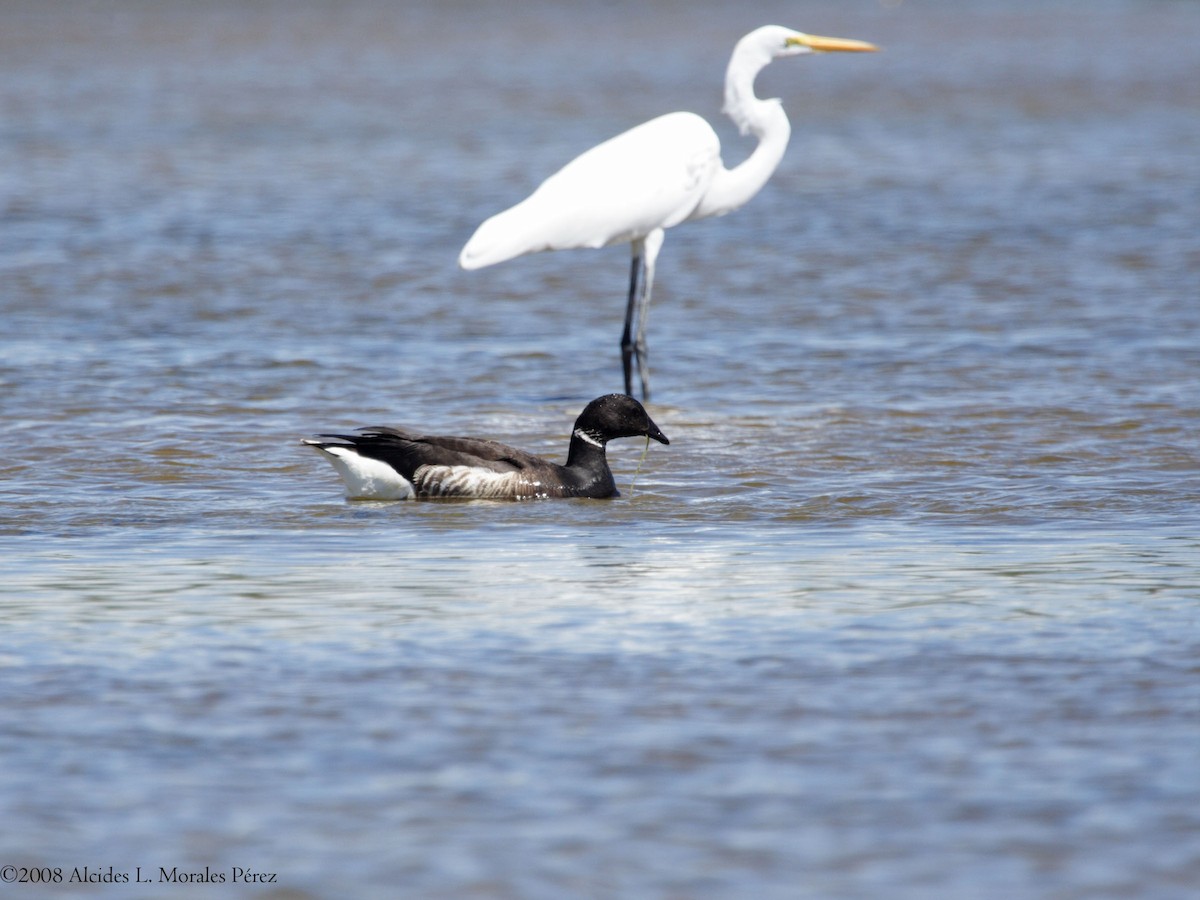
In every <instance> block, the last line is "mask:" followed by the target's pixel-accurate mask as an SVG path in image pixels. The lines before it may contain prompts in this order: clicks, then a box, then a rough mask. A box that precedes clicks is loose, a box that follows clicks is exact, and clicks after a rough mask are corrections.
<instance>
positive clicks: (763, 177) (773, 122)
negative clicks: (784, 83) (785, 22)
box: [692, 46, 792, 219]
mask: <svg viewBox="0 0 1200 900" xmlns="http://www.w3.org/2000/svg"><path fill="white" fill-rule="evenodd" d="M770 61H771V58H770V56H768V55H766V54H760V53H756V52H755V51H754V50H753V49H750V48H747V49H745V50H743V48H742V47H740V46H739V47H738V48H737V49H736V50H735V51H734V54H733V58H732V59H730V61H729V69H728V71H727V72H726V73H725V114H726V115H728V116H729V118H731V119H733V121H734V124H735V125H737V127H738V130H739V131H741V133H742V134H753V135H754V136H755V137H756V138H758V146H757V147H755V148H754V152H753V153H751V154H750V156H749V157H747V159H746V160H745V162H743V163H742V164H741V165H739V166H735V167H734V168H732V169H726V168H725V167H724V166H723V165H722V166H721V168H720V169H718V170H717V174H716V175H715V176H714V178H713V181H712V184H711V185H710V186H709V189H708V191H706V192H705V194H704V198H703V199H702V200H701V201H700V204H699V206H697V207H696V211H695V212H694V213H692V218H693V219H702V218H705V217H707V216H723V215H725V213H727V212H732V211H733V210H735V209H737V208H738V207H739V206H741V205H743V204H744V203H746V202H747V201H748V200H749V199H750V198H751V197H753V196H754V195H755V194H757V193H758V192H759V191H760V190H762V187H763V185H764V184H766V183H767V180H768V179H769V178H770V177H771V175H772V173H774V171H775V170H776V169H777V168H778V167H779V163H780V161H781V160H782V159H783V154H784V151H785V150H787V145H788V139H789V138H790V137H791V135H792V126H791V123H789V122H788V117H787V113H785V112H784V111H783V105H782V104H781V103H780V101H778V100H760V99H759V98H758V97H756V96H755V95H754V79H755V77H756V76H757V75H758V73H759V72H761V71H762V70H763V69H764V68H765V67H766V65H767V64H768V63H769V62H770Z"/></svg>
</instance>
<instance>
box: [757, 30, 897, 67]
mask: <svg viewBox="0 0 1200 900" xmlns="http://www.w3.org/2000/svg"><path fill="white" fill-rule="evenodd" d="M742 42H744V43H746V44H748V45H754V46H757V47H758V48H759V50H760V52H763V53H765V54H766V55H767V57H768V58H770V59H779V58H781V57H785V56H799V55H800V54H801V53H833V52H837V51H841V52H851V53H870V52H872V51H874V50H877V49H879V48H878V47H876V46H875V45H874V44H868V43H867V42H866V41H855V40H851V39H849V38H834V37H821V36H820V35H817V34H805V33H804V32H803V31H796V30H795V29H793V28H784V27H783V26H782V25H764V26H762V27H761V28H756V29H755V30H754V31H752V32H750V33H749V34H748V35H746V36H745V37H744V38H742Z"/></svg>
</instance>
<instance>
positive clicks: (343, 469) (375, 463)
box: [304, 440, 416, 500]
mask: <svg viewBox="0 0 1200 900" xmlns="http://www.w3.org/2000/svg"><path fill="white" fill-rule="evenodd" d="M304 443H305V444H307V445H308V446H310V447H312V448H313V449H314V450H317V451H318V452H320V454H321V455H322V456H324V457H325V458H326V459H327V460H329V462H330V463H332V464H333V467H334V468H335V469H336V470H337V473H338V474H339V475H341V476H342V481H344V482H345V483H346V498H347V499H349V500H411V499H412V498H413V497H415V496H416V491H415V490H414V489H413V486H412V483H411V482H410V481H409V480H408V479H407V478H405V477H404V476H403V475H401V474H400V473H399V472H397V471H396V470H395V469H393V468H392V467H391V466H389V465H388V464H387V463H384V462H380V461H379V460H377V459H370V458H368V457H365V456H360V455H359V454H358V453H357V452H355V450H354V448H353V447H342V446H338V445H337V444H333V445H329V446H324V447H323V446H321V442H320V441H307V440H306V441H304Z"/></svg>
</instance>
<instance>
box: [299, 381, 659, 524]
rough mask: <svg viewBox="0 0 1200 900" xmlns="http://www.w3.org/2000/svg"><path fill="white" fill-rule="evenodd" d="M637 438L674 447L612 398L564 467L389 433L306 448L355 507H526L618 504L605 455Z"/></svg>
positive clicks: (580, 433) (636, 408)
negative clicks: (422, 503)
mask: <svg viewBox="0 0 1200 900" xmlns="http://www.w3.org/2000/svg"><path fill="white" fill-rule="evenodd" d="M636 435H645V436H646V437H647V438H654V440H656V441H658V442H659V443H662V444H669V443H670V441H668V440H667V436H666V435H665V434H663V433H662V431H660V430H659V427H658V426H657V425H655V424H654V422H653V421H651V419H650V416H648V415H647V414H646V410H645V409H643V408H642V404H640V403H638V402H637V401H636V400H634V399H633V398H632V397H627V396H625V395H624V394H609V395H608V396H606V397H599V398H597V399H595V400H593V401H592V402H591V403H589V404H588V405H587V406H586V407H584V410H583V412H581V413H580V414H579V418H578V419H576V420H575V428H574V430H573V431H572V432H571V446H570V448H569V449H568V450H567V464H566V465H565V466H560V465H559V464H558V463H554V462H551V461H550V460H548V459H543V458H542V457H540V456H534V455H533V454H532V453H526V452H525V451H523V450H517V449H516V448H515V447H509V446H506V445H505V444H501V443H498V442H497V441H488V440H483V439H481V438H467V437H435V436H430V435H418V434H415V433H414V432H411V431H404V430H402V429H399V428H388V427H379V428H362V429H359V433H358V434H322V435H318V438H321V439H319V440H305V441H304V443H305V444H307V445H308V446H310V447H313V448H315V449H316V450H318V451H320V453H321V455H322V456H324V457H325V458H326V459H328V460H329V461H330V462H331V463H332V464H333V467H334V468H335V469H337V471H338V474H339V475H341V476H342V480H343V481H345V482H346V496H347V497H348V498H350V499H352V500H409V499H413V498H418V499H426V498H436V497H464V498H473V499H486V500H527V499H533V498H544V497H612V496H615V495H616V493H617V486H616V483H615V482H614V481H613V476H612V471H611V470H610V469H609V468H608V459H607V458H606V457H605V455H604V447H605V445H606V444H607V443H608V442H609V441H611V440H612V439H614V438H623V437H634V436H636Z"/></svg>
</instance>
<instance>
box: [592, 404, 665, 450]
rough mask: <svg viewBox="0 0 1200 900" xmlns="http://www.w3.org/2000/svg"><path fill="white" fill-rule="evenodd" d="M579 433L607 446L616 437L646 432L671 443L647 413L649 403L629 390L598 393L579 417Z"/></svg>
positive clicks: (644, 433) (632, 435) (660, 441)
mask: <svg viewBox="0 0 1200 900" xmlns="http://www.w3.org/2000/svg"><path fill="white" fill-rule="evenodd" d="M575 434H577V435H580V436H581V437H584V439H585V440H586V439H589V438H590V439H591V440H592V441H593V442H595V443H597V444H599V445H600V446H603V445H604V444H606V443H607V442H608V441H611V440H613V439H614V438H623V437H637V436H639V435H645V436H646V437H649V438H654V440H656V441H658V442H659V443H660V444H669V443H671V442H670V441H669V440H667V436H666V435H665V434H663V433H662V429H660V428H659V427H658V426H657V425H655V424H654V421H653V420H652V419H651V418H650V416H649V415H648V414H647V413H646V409H645V407H643V406H642V404H640V403H638V401H637V400H635V399H633V398H632V397H630V396H629V395H627V394H607V395H605V396H603V397H597V398H596V399H595V400H593V401H592V402H591V403H589V404H588V405H587V406H585V407H584V408H583V412H581V413H580V414H579V418H578V419H576V420H575Z"/></svg>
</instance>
